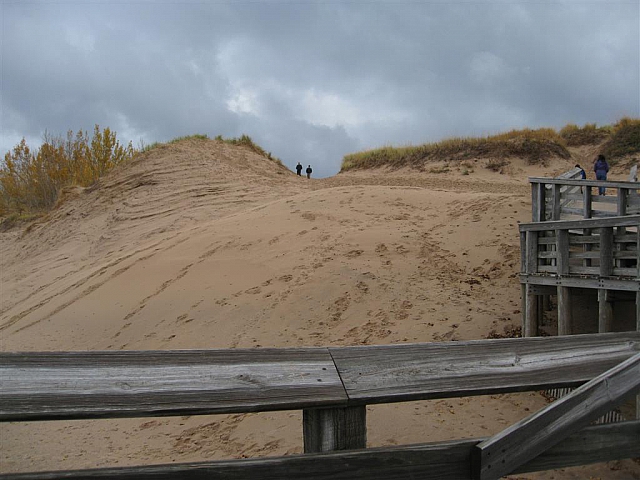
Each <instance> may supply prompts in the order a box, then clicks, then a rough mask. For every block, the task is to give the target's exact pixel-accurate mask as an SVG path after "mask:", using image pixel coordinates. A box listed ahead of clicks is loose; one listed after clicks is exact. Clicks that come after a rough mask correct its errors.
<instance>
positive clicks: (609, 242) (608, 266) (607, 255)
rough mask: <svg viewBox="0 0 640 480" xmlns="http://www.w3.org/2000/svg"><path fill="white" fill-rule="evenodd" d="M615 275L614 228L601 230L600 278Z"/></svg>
mask: <svg viewBox="0 0 640 480" xmlns="http://www.w3.org/2000/svg"><path fill="white" fill-rule="evenodd" d="M612 273H613V227H606V228H601V229H600V276H601V277H609V276H611V274H612Z"/></svg>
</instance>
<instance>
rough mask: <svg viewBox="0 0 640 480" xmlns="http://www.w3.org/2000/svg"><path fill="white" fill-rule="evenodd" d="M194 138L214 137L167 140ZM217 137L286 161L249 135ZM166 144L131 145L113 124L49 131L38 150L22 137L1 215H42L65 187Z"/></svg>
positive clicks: (2, 176) (1, 175) (4, 184)
mask: <svg viewBox="0 0 640 480" xmlns="http://www.w3.org/2000/svg"><path fill="white" fill-rule="evenodd" d="M193 139H195V140H209V137H208V136H207V135H205V134H195V135H188V136H184V137H178V138H174V139H173V140H171V141H169V142H167V144H175V143H178V142H181V141H184V140H193ZM216 141H220V142H224V143H228V144H230V145H238V146H241V147H245V148H249V149H250V150H251V151H252V152H255V153H257V154H258V155H261V156H263V157H265V158H268V159H269V160H271V161H273V162H275V163H276V164H278V165H280V166H282V162H281V161H280V159H278V158H277V157H274V156H272V155H271V152H266V151H265V150H264V149H262V148H261V147H260V146H259V145H257V144H256V143H254V142H253V140H251V137H249V136H248V135H242V136H241V137H240V138H229V139H223V138H222V137H221V136H218V137H216ZM162 145H164V144H162V143H158V142H155V143H153V144H151V145H144V144H143V143H141V145H140V147H139V149H135V148H133V146H132V145H131V142H130V143H129V144H128V145H126V146H125V145H122V144H121V143H120V142H119V141H118V139H117V137H116V133H115V132H113V131H111V130H110V129H109V128H105V129H104V130H100V127H99V126H98V125H96V126H95V129H94V132H93V136H92V137H90V136H89V135H88V134H87V132H84V131H82V130H79V131H78V132H77V133H75V134H74V132H73V131H71V130H69V132H67V136H66V138H65V137H62V136H52V135H49V134H48V133H45V135H44V138H43V144H42V145H41V146H40V148H39V149H38V150H35V151H34V150H31V149H30V148H29V146H28V145H27V143H26V141H25V140H24V139H22V141H21V142H20V143H19V144H18V145H16V146H15V147H14V148H13V150H12V151H10V152H7V154H6V155H5V156H4V164H2V165H0V217H6V221H8V223H9V224H12V223H15V222H18V221H24V220H29V219H32V218H34V217H37V216H39V215H40V214H42V213H44V212H46V211H48V210H50V209H51V208H52V207H53V206H54V205H55V204H56V202H57V201H58V199H59V198H60V192H61V191H62V189H63V188H64V187H66V186H73V185H76V186H82V187H86V186H89V185H92V184H94V183H95V182H96V181H97V180H98V179H99V178H100V177H101V176H103V175H104V174H106V173H107V172H108V171H110V170H112V169H113V168H115V167H116V166H118V165H120V164H122V163H124V162H127V161H129V160H131V159H132V158H134V157H135V156H136V155H138V154H139V153H141V152H148V151H150V150H153V149H155V148H157V147H159V146H162ZM5 226H6V225H5Z"/></svg>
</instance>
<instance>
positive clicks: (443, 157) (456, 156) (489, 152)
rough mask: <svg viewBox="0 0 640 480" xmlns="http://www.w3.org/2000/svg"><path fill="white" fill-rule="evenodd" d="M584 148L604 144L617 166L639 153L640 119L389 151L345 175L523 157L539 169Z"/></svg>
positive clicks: (347, 160)
mask: <svg viewBox="0 0 640 480" xmlns="http://www.w3.org/2000/svg"><path fill="white" fill-rule="evenodd" d="M582 145H601V149H600V150H601V151H600V152H599V153H603V154H604V155H605V156H606V157H607V159H609V160H610V161H611V162H612V163H613V164H615V163H616V160H617V159H619V158H620V157H623V156H625V155H633V154H636V153H640V119H632V118H622V119H621V120H619V121H618V122H617V123H616V124H614V125H607V126H602V127H598V126H596V124H586V125H584V126H582V127H578V126H577V125H574V124H569V125H566V126H565V127H563V128H562V129H561V130H560V131H559V132H556V131H555V130H554V129H552V128H539V129H537V130H530V129H524V130H511V131H509V132H506V133H501V134H498V135H492V136H487V137H476V138H471V137H467V138H458V137H455V138H449V139H445V140H442V141H440V142H435V143H426V144H424V145H417V146H406V147H392V146H385V147H382V148H376V149H373V150H366V151H362V152H356V153H352V154H349V155H345V156H344V158H343V159H342V167H341V169H340V171H341V172H345V171H348V170H356V169H369V168H378V167H391V168H401V167H412V168H417V169H424V167H425V164H427V163H429V162H435V161H445V162H462V161H464V160H467V159H486V158H488V159H490V162H489V163H488V164H487V165H489V166H488V167H487V168H490V166H491V165H494V164H497V163H496V162H498V163H499V161H500V160H501V159H505V158H508V157H519V158H524V159H525V160H526V161H527V162H528V163H529V164H536V163H541V162H544V161H546V160H549V159H552V158H571V153H570V152H569V150H567V147H576V146H582ZM496 159H498V160H496ZM496 171H497V170H496Z"/></svg>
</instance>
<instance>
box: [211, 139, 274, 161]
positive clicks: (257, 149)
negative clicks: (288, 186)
mask: <svg viewBox="0 0 640 480" xmlns="http://www.w3.org/2000/svg"><path fill="white" fill-rule="evenodd" d="M216 140H217V141H218V142H224V143H228V144H229V145H236V146H240V147H246V148H248V149H249V150H251V151H252V152H254V153H257V154H258V155H261V156H263V157H265V158H268V159H269V160H271V161H273V162H275V163H277V164H278V165H281V166H282V161H281V160H280V159H279V158H278V157H275V156H273V155H271V152H267V151H266V150H265V149H263V148H262V147H261V146H260V145H258V144H257V143H255V142H254V141H253V140H252V139H251V137H250V136H249V135H245V134H243V135H242V136H241V137H238V138H222V135H218V136H217V137H216Z"/></svg>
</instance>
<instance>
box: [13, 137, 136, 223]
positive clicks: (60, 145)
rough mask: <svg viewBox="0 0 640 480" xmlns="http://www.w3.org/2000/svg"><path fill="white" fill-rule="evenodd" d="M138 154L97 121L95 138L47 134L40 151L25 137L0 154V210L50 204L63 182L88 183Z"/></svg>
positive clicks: (19, 210) (39, 208)
mask: <svg viewBox="0 0 640 480" xmlns="http://www.w3.org/2000/svg"><path fill="white" fill-rule="evenodd" d="M135 154H136V151H135V150H134V148H133V147H132V145H131V143H129V144H128V145H127V146H124V145H121V144H120V142H119V141H118V139H117V137H116V133H115V132H112V131H111V130H110V129H109V128H108V127H107V128H105V129H104V130H100V127H99V126H98V125H96V126H95V128H94V131H93V137H92V138H89V136H88V134H87V133H86V132H83V131H82V130H79V131H78V132H77V133H76V134H74V133H73V132H72V131H71V130H69V132H67V137H66V138H63V137H53V136H51V135H49V134H47V133H45V135H44V142H43V144H42V146H41V147H40V149H39V150H37V151H36V152H33V151H31V149H30V148H29V146H28V145H27V143H26V141H25V140H24V138H23V139H22V141H21V142H20V143H19V144H18V145H16V146H15V147H14V148H13V150H12V151H10V152H7V153H6V155H5V156H4V165H2V166H1V168H0V215H2V216H5V215H8V214H11V213H23V212H31V213H33V212H40V211H46V210H48V209H50V208H51V207H52V206H53V205H55V202H56V200H57V198H58V194H59V192H60V189H61V188H62V187H64V186H66V185H80V186H88V185H91V184H93V183H94V182H95V181H96V180H97V179H98V178H100V177H101V176H102V175H104V174H105V173H107V172H108V171H109V170H111V169H112V168H114V167H115V166H116V165H119V164H120V163H122V162H125V161H127V160H129V159H131V158H133V156H134V155H135Z"/></svg>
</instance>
